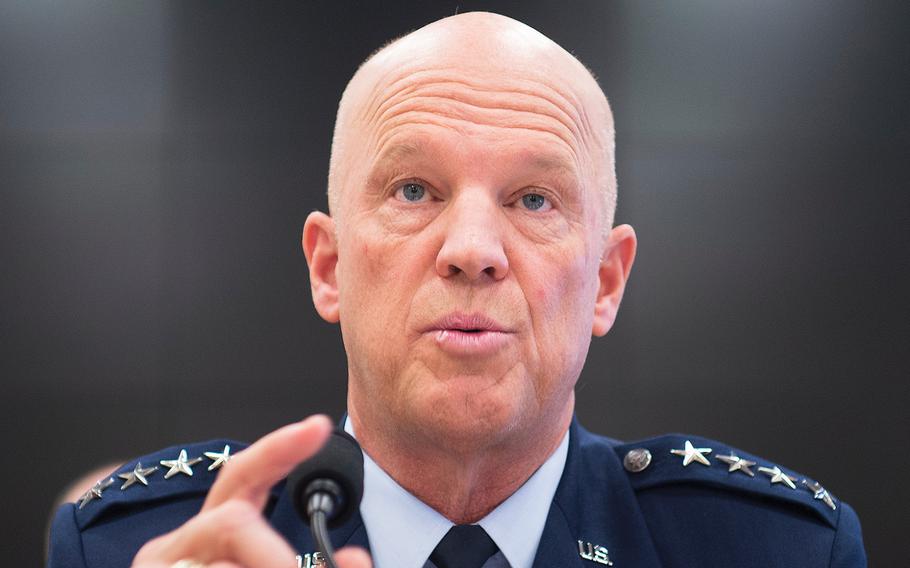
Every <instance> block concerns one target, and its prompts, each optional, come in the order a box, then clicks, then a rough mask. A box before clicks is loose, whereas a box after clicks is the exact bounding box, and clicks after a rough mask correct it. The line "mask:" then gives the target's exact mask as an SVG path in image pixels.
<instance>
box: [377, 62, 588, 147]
mask: <svg viewBox="0 0 910 568" xmlns="http://www.w3.org/2000/svg"><path fill="white" fill-rule="evenodd" d="M390 75H391V73H386V74H385V75H384V76H383V78H382V80H380V81H377V82H376V87H375V88H374V89H373V92H372V96H371V97H370V98H371V100H370V103H369V104H368V105H364V113H363V116H362V118H363V119H364V122H365V123H367V124H373V123H375V121H376V120H377V118H378V116H377V115H380V114H381V113H383V112H384V110H385V109H387V108H388V107H389V106H391V105H394V104H395V103H396V99H402V98H404V99H406V98H407V97H408V96H409V95H411V94H413V93H415V92H419V91H421V90H430V91H431V92H432V91H433V90H440V91H443V90H444V88H445V87H456V88H457V87H460V88H462V89H464V91H465V92H463V93H458V92H457V89H455V88H452V89H449V90H448V91H446V92H445V94H446V96H448V97H450V98H452V99H454V100H459V101H461V102H464V103H465V104H473V105H475V106H490V105H485V104H483V102H482V99H483V95H484V94H489V95H491V97H492V98H494V100H495V99H496V98H501V99H502V98H504V99H506V100H508V99H507V97H510V96H515V95H516V94H518V95H524V96H527V97H529V98H531V99H536V100H537V101H538V103H539V105H540V106H541V107H544V108H550V109H551V110H554V111H555V113H556V114H557V115H559V116H560V121H562V122H564V123H565V124H566V127H567V128H569V130H572V131H574V132H575V133H576V135H578V136H579V137H585V136H590V135H591V134H593V131H592V129H591V127H590V121H589V120H588V117H587V112H586V109H585V108H584V105H583V104H582V103H581V101H580V100H579V98H578V97H577V96H575V94H574V93H572V92H571V91H569V92H565V93H564V92H562V91H561V90H560V89H558V88H556V87H555V86H552V85H548V84H546V83H545V82H542V81H539V80H536V79H533V78H512V79H510V80H509V81H508V82H504V81H503V79H502V77H497V78H496V79H495V80H494V81H485V82H484V81H481V80H477V81H469V80H466V79H463V78H461V79H455V78H452V77H451V73H446V72H444V71H440V70H437V69H425V70H421V71H407V70H405V71H402V72H401V73H400V74H399V77H397V78H395V79H392V80H391V81H390V82H389V84H388V85H387V86H386V87H385V88H380V85H381V83H382V82H383V80H387V79H388V78H389V76H390ZM499 104H500V107H501V108H505V109H514V110H520V107H519V106H518V105H507V104H506V105H503V104H501V102H500V103H499ZM529 106H533V105H529Z"/></svg>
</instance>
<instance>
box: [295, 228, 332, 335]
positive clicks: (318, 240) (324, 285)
mask: <svg viewBox="0 0 910 568" xmlns="http://www.w3.org/2000/svg"><path fill="white" fill-rule="evenodd" d="M301 243H302V245H303V254H304V255H305V256H306V262H307V266H308V267H309V270H310V292H311V293H312V294H313V305H315V306H316V311H317V312H319V315H320V316H322V319H324V320H325V321H327V322H329V323H338V319H339V316H338V313H339V312H338V280H337V278H336V276H335V267H336V266H337V265H338V243H337V242H336V240H335V220H334V219H332V218H331V217H329V216H328V215H326V214H325V213H322V212H320V211H314V212H312V213H310V214H309V216H307V219H306V223H305V224H304V225H303V237H302V239H301Z"/></svg>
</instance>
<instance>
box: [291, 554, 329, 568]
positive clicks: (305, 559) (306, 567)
mask: <svg viewBox="0 0 910 568" xmlns="http://www.w3.org/2000/svg"><path fill="white" fill-rule="evenodd" d="M321 566H325V557H324V556H323V555H322V553H321V552H311V553H309V554H304V555H300V554H298V555H297V568H320V567H321Z"/></svg>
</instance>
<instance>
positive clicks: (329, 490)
mask: <svg viewBox="0 0 910 568" xmlns="http://www.w3.org/2000/svg"><path fill="white" fill-rule="evenodd" d="M288 487H290V490H291V497H292V498H293V500H294V507H295V508H296V509H297V514H298V515H300V518H301V519H303V522H305V523H307V524H308V525H310V527H311V528H312V531H313V536H314V537H315V539H316V546H317V547H318V548H319V551H320V552H322V554H323V555H324V556H325V563H326V566H327V567H328V568H335V549H334V548H332V541H331V539H330V538H329V531H328V528H335V527H338V526H340V525H342V524H343V523H344V522H345V521H347V520H348V519H349V518H351V514H352V513H353V512H354V511H355V510H356V509H357V508H359V507H360V499H361V498H362V497H363V452H362V451H361V450H360V444H358V443H357V440H355V439H354V438H353V437H352V436H351V435H350V434H348V433H347V432H344V431H342V430H335V431H334V432H332V435H331V436H330V437H329V439H328V441H327V442H326V444H325V446H323V448H322V449H321V450H320V451H319V453H317V454H316V455H314V456H313V457H311V458H310V459H308V460H307V461H305V462H303V463H301V464H300V465H298V466H297V467H296V468H294V471H292V472H291V474H290V475H288Z"/></svg>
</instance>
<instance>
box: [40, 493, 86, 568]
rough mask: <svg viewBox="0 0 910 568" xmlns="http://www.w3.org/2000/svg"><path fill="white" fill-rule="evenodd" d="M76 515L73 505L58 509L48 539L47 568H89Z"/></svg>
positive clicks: (67, 504)
mask: <svg viewBox="0 0 910 568" xmlns="http://www.w3.org/2000/svg"><path fill="white" fill-rule="evenodd" d="M75 515H76V506H75V505H74V504H73V503H66V504H65V505H63V506H61V507H60V508H59V509H57V514H56V515H55V516H54V522H53V524H51V534H50V538H49V539H48V541H49V542H48V552H47V568H87V565H86V563H85V555H84V554H83V552H82V535H81V534H80V532H79V528H78V527H77V526H76V516H75Z"/></svg>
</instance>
